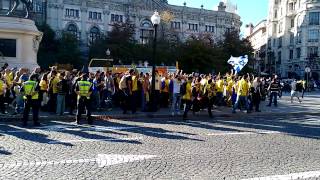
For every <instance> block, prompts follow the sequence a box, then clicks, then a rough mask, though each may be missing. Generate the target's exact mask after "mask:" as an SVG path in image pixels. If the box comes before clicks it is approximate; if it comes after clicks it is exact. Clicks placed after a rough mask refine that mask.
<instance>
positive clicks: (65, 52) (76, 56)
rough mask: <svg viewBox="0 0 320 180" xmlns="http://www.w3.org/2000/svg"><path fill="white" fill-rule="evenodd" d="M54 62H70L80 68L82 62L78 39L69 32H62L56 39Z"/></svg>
mask: <svg viewBox="0 0 320 180" xmlns="http://www.w3.org/2000/svg"><path fill="white" fill-rule="evenodd" d="M56 63H59V64H71V65H73V67H74V68H81V67H82V66H83V64H84V62H83V60H81V58H80V48H79V41H78V39H77V38H76V37H75V36H74V35H73V34H70V33H62V36H61V38H60V39H58V53H57V60H56Z"/></svg>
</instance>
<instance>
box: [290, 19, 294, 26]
mask: <svg viewBox="0 0 320 180" xmlns="http://www.w3.org/2000/svg"><path fill="white" fill-rule="evenodd" d="M290 27H291V28H293V27H294V19H291V23H290Z"/></svg>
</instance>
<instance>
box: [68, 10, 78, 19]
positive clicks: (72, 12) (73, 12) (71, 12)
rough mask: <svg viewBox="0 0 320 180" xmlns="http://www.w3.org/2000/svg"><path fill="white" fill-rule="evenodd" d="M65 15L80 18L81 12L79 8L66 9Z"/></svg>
mask: <svg viewBox="0 0 320 180" xmlns="http://www.w3.org/2000/svg"><path fill="white" fill-rule="evenodd" d="M65 16H66V17H73V18H79V17H80V12H79V10H77V9H66V13H65Z"/></svg>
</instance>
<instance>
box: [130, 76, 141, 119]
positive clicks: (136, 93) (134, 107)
mask: <svg viewBox="0 0 320 180" xmlns="http://www.w3.org/2000/svg"><path fill="white" fill-rule="evenodd" d="M131 78H132V89H131V91H132V99H131V108H132V109H131V110H132V114H134V113H136V111H137V103H138V102H139V88H138V83H139V73H138V72H137V71H135V72H134V74H133V75H132V77H131Z"/></svg>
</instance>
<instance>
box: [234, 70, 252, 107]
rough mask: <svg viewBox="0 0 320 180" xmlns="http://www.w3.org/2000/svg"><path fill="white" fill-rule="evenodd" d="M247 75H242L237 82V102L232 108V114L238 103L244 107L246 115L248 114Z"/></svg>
mask: <svg viewBox="0 0 320 180" xmlns="http://www.w3.org/2000/svg"><path fill="white" fill-rule="evenodd" d="M247 78H248V75H244V76H243V77H242V79H241V80H240V81H239V85H238V92H237V95H238V96H237V101H236V103H235V105H234V106H233V109H232V113H236V109H237V108H238V106H239V103H241V104H244V105H245V106H246V110H247V113H250V110H249V104H248V94H249V84H248V82H247Z"/></svg>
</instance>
